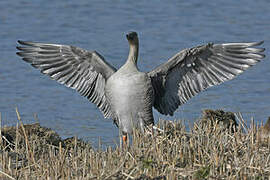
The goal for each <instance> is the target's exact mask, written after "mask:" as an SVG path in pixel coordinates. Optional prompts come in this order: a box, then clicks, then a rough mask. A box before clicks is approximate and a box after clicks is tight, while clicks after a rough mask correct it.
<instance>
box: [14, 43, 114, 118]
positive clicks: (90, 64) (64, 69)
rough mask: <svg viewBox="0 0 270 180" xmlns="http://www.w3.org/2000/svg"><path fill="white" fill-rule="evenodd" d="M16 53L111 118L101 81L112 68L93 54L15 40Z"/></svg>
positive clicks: (94, 52) (69, 47)
mask: <svg viewBox="0 0 270 180" xmlns="http://www.w3.org/2000/svg"><path fill="white" fill-rule="evenodd" d="M18 42H19V43H20V44H21V45H22V46H18V47H17V49H18V50H19V52H17V54H18V55H19V56H21V57H22V58H23V60H24V61H26V62H28V63H30V64H31V65H32V66H33V67H35V68H37V69H39V70H40V71H41V72H42V73H43V74H46V75H48V76H50V77H51V78H52V79H53V80H56V81H57V82H59V83H61V84H64V85H65V86H67V87H70V88H72V89H75V90H77V91H78V92H79V93H80V94H81V95H82V96H85V97H87V98H88V99H89V100H90V101H91V102H92V103H94V104H96V106H97V107H98V108H99V109H100V110H101V111H102V113H103V115H104V117H105V118H110V117H111V118H113V117H112V113H111V110H110V106H109V104H108V102H107V99H106V96H105V93H104V88H105V81H106V79H108V78H109V77H110V76H111V75H112V74H113V73H114V72H116V69H115V68H114V67H112V66H111V65H109V64H108V63H107V62H106V61H105V59H104V58H103V57H102V56H101V55H100V54H98V53H97V52H96V51H93V52H90V51H86V50H83V49H81V48H78V47H74V46H67V45H58V44H44V43H34V42H24V41H18Z"/></svg>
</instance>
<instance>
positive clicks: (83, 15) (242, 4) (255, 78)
mask: <svg viewBox="0 0 270 180" xmlns="http://www.w3.org/2000/svg"><path fill="white" fill-rule="evenodd" d="M269 20H270V1H267V0H258V1H256V2H255V1H254V0H238V1H235V0H227V1H224V2H218V1H214V0H209V1H195V0H190V1H182V2H181V1H171V2H167V1H140V2H136V1H126V0H125V1H124V0H114V1H106V2H105V1H101V0H95V1H93V0H92V1H87V0H77V1H68V0H62V1H46V0H35V1H29V0H16V1H15V0H1V1H0V84H1V86H0V112H1V114H2V124H5V125H14V124H16V123H17V118H16V113H15V107H18V109H19V112H20V114H21V116H22V119H23V121H24V122H25V123H29V122H35V121H36V120H35V119H36V118H34V117H35V114H37V119H38V121H39V122H40V123H41V124H42V125H44V126H47V127H50V128H53V129H54V130H56V131H57V132H58V133H60V134H61V136H62V137H68V136H74V135H76V136H78V137H80V138H84V139H86V140H90V141H92V142H94V143H96V142H97V141H98V139H99V138H100V139H101V142H102V143H104V144H114V141H115V142H117V141H118V139H117V136H118V129H117V128H116V127H115V126H114V125H113V124H112V122H111V120H110V119H104V118H103V116H102V114H101V113H100V112H99V110H98V109H97V108H96V107H95V106H94V105H93V104H91V103H89V102H88V100H87V99H86V98H83V97H80V96H79V94H78V93H76V92H75V91H74V90H71V89H68V88H66V87H64V86H62V85H59V84H58V83H56V82H54V81H52V80H50V79H49V78H48V77H46V76H44V75H42V74H41V73H39V71H37V70H36V69H34V68H33V67H31V66H30V65H29V64H26V63H25V62H23V61H22V60H21V59H20V58H19V57H17V56H16V54H15V52H16V49H15V47H16V45H17V44H16V41H17V40H18V39H21V40H30V41H40V42H47V43H59V44H69V45H74V46H79V47H82V48H85V49H90V50H97V51H98V52H99V53H101V54H102V55H103V56H104V57H105V58H106V60H107V61H108V62H110V63H111V64H113V65H114V66H116V67H120V66H121V65H122V64H123V63H124V62H125V59H126V57H127V53H128V44H127V41H126V39H125V33H126V32H128V31H130V30H133V31H137V32H138V34H139V38H140V60H139V67H140V69H141V70H143V71H150V70H151V69H152V68H154V67H155V66H157V65H158V64H160V63H162V62H164V61H166V60H167V59H168V58H170V57H171V56H173V55H174V54H176V53H177V52H178V51H180V50H181V49H183V48H188V47H192V46H196V45H199V44H203V43H208V42H238V41H245V42H246V41H260V40H265V43H264V45H263V46H264V47H265V48H266V55H267V57H266V58H265V59H264V60H263V61H262V62H261V63H259V64H257V65H256V66H255V67H252V68H251V69H249V70H248V71H247V72H245V73H244V74H243V75H241V76H239V77H238V78H236V79H234V80H232V81H229V82H226V83H224V84H222V85H220V86H216V87H213V88H210V89H208V90H207V91H205V92H203V93H201V94H199V95H198V96H196V97H194V98H193V99H192V100H190V101H189V102H188V103H187V104H185V105H183V106H181V107H180V108H179V110H178V111H177V113H175V115H174V116H173V117H166V116H162V115H160V114H159V113H157V112H156V111H155V118H156V120H158V119H159V118H162V119H168V120H175V119H184V120H186V121H187V122H191V123H192V122H193V121H194V120H195V119H196V118H198V117H199V116H200V113H201V110H202V109H205V108H213V109H217V108H222V109H225V110H228V111H234V112H238V111H240V112H242V113H243V115H244V117H245V119H247V120H250V118H251V117H254V119H255V120H256V121H258V122H260V121H265V120H266V118H267V117H268V116H270V80H269V77H270V62H269V61H270V59H269V57H270V56H269V52H270V21H269Z"/></svg>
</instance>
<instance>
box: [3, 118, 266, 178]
mask: <svg viewBox="0 0 270 180" xmlns="http://www.w3.org/2000/svg"><path fill="white" fill-rule="evenodd" d="M239 117H240V121H239V122H240V123H239V124H240V125H239V126H237V127H232V126H231V127H230V128H228V127H227V126H221V125H220V124H219V123H217V121H214V122H215V123H208V124H207V123H202V121H198V122H196V123H195V124H194V127H193V128H192V129H191V130H190V131H187V130H186V128H185V127H184V125H183V124H182V123H181V122H166V121H164V122H163V121H161V122H160V123H159V124H158V127H159V128H161V129H163V130H164V131H155V132H152V131H147V132H146V133H145V134H142V133H140V132H139V131H138V130H134V132H133V138H132V141H130V142H129V144H124V145H123V146H122V147H120V146H116V147H114V148H112V147H107V149H106V150H102V149H94V148H92V147H91V145H90V144H87V143H84V142H83V141H81V140H77V139H76V138H73V139H69V141H68V142H67V141H64V140H61V139H60V138H59V136H57V134H55V133H54V132H53V131H51V130H49V129H47V128H42V127H40V126H39V125H38V124H36V125H35V126H36V127H35V128H34V129H36V130H31V128H30V126H29V128H28V127H27V125H22V124H21V125H20V126H17V127H13V129H12V128H9V129H8V128H2V134H3V135H5V136H2V138H1V142H2V143H1V149H2V150H1V154H0V178H2V179H4V178H5V179H152V178H155V179H208V178H210V179H266V178H269V177H270V142H269V140H268V139H262V138H261V136H260V131H259V130H258V127H256V126H255V125H254V124H251V126H250V127H247V126H246V125H245V122H244V120H243V119H241V116H239ZM212 120H213V119H212ZM11 129H12V130H11ZM232 129H234V130H233V131H232ZM8 132H13V134H12V133H11V134H10V136H8V135H7V133H8Z"/></svg>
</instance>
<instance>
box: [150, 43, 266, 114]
mask: <svg viewBox="0 0 270 180" xmlns="http://www.w3.org/2000/svg"><path fill="white" fill-rule="evenodd" d="M262 43H263V41H262V42H252V43H227V44H207V45H203V46H198V47H195V48H190V49H185V50H183V51H180V52H179V53H178V54H176V55H175V56H173V57H172V58H171V59H169V60H168V61H167V62H166V63H164V64H162V65H160V66H158V67H157V68H156V69H154V70H153V71H151V72H148V75H149V76H150V77H151V79H152V85H153V87H154V93H155V99H154V107H155V108H156V109H157V110H158V111H159V112H160V113H162V114H165V115H167V114H169V115H173V113H174V112H175V110H176V109H177V108H178V107H179V106H180V105H182V104H184V103H186V102H187V101H188V100H189V99H190V98H191V97H193V96H195V95H196V94H198V93H199V92H201V91H202V90H204V89H206V88H208V87H211V86H213V85H218V84H221V83H222V82H225V81H228V80H231V79H233V78H234V77H235V76H237V75H239V74H241V73H242V72H243V71H245V70H246V69H247V68H249V67H250V66H253V65H255V64H256V63H257V62H259V61H260V60H261V59H262V58H264V55H263V54H261V53H262V52H263V51H264V49H263V48H256V47H255V46H259V45H261V44H262Z"/></svg>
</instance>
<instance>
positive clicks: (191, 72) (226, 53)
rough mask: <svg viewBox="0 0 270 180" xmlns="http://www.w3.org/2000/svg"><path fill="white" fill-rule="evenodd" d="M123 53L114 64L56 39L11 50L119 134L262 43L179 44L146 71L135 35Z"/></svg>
mask: <svg viewBox="0 0 270 180" xmlns="http://www.w3.org/2000/svg"><path fill="white" fill-rule="evenodd" d="M126 37H127V40H128V42H129V48H130V49H129V55H128V58H127V61H126V63H125V64H124V65H123V66H122V67H121V68H120V69H118V70H117V69H116V68H114V67H113V66H112V65H110V64H109V63H108V62H107V61H105V59H104V58H103V57H102V56H101V55H100V54H99V53H98V52H96V51H86V50H84V49H81V48H78V47H74V46H67V45H58V44H43V43H34V42H24V41H18V42H19V44H21V45H22V46H19V47H17V49H18V50H20V52H17V54H18V55H19V56H21V57H23V60H24V61H26V62H28V63H30V64H31V65H32V66H33V67H35V68H38V69H40V71H41V72H42V73H43V74H47V75H49V76H50V77H51V78H52V79H54V80H56V81H58V82H59V83H61V84H64V85H66V86H67V87H70V88H72V89H76V90H77V91H78V92H79V93H80V94H81V95H82V96H85V97H87V98H88V99H89V100H90V101H91V102H92V103H94V104H96V106H97V107H98V108H99V109H100V111H101V112H102V113H103V114H104V117H105V118H112V119H113V121H114V122H115V124H116V125H117V126H118V127H119V128H120V132H121V133H123V138H124V140H125V139H126V134H127V133H130V132H132V129H133V127H135V128H140V129H142V130H143V129H144V126H145V125H150V124H153V123H154V118H153V113H152V107H154V108H156V109H157V110H158V111H159V112H160V113H161V114H164V115H171V116H172V115H173V113H174V112H175V111H176V109H177V108H178V107H179V106H180V105H182V104H184V103H185V102H187V101H188V100H189V99H190V98H191V97H193V96H195V95H196V94H198V93H199V92H201V91H202V90H204V89H206V88H208V87H211V86H213V85H218V84H220V83H222V82H224V81H227V80H230V79H233V78H234V77H235V76H237V75H239V74H241V73H242V72H244V71H245V70H246V69H247V68H249V67H250V66H253V65H255V64H256V63H257V62H259V61H260V60H261V59H262V58H264V55H263V54H262V52H263V51H264V49H263V48H256V46H259V45H261V44H262V43H263V41H261V42H251V43H225V44H213V43H209V44H207V45H202V46H197V47H194V48H190V49H184V50H182V51H180V52H179V53H177V54H176V55H174V56H173V57H172V58H170V59H169V60H168V61H167V62H165V63H164V64H161V65H160V66H158V67H157V68H155V69H154V70H152V71H150V72H141V71H139V70H138V67H137V61H138V53H139V40H138V36H137V33H136V32H130V33H128V34H127V35H126Z"/></svg>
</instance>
